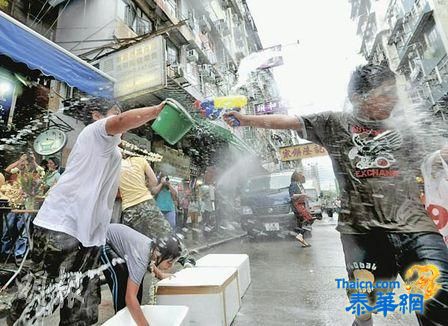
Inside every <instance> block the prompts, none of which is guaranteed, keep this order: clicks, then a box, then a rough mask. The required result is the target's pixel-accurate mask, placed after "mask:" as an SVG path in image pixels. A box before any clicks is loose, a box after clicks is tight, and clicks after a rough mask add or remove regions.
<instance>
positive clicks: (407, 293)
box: [335, 264, 441, 316]
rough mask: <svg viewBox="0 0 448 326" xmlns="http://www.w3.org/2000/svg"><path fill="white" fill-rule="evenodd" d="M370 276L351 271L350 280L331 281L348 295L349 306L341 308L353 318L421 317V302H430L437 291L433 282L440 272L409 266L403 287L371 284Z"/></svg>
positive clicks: (382, 282) (429, 267)
mask: <svg viewBox="0 0 448 326" xmlns="http://www.w3.org/2000/svg"><path fill="white" fill-rule="evenodd" d="M373 272H374V269H371V270H367V269H355V270H354V271H353V277H354V279H353V280H346V279H344V278H338V279H336V280H335V281H336V287H337V288H338V289H344V290H346V291H347V292H348V293H349V294H350V295H349V304H348V306H347V307H345V310H346V311H347V312H350V313H352V314H354V315H356V316H361V315H365V314H371V313H378V314H383V316H387V315H388V314H390V313H394V312H400V313H402V314H408V313H409V314H410V313H413V312H418V313H423V310H424V302H425V301H426V300H429V299H431V298H433V297H434V296H435V295H436V294H437V292H438V291H439V290H440V288H441V286H440V284H439V283H438V282H437V279H438V277H439V276H440V271H439V269H438V268H437V266H435V265H432V264H426V265H413V266H411V267H410V268H409V269H408V270H407V271H406V273H405V275H404V282H405V285H404V286H403V287H402V284H401V283H400V282H399V281H396V280H394V281H389V280H375V276H374V273H373Z"/></svg>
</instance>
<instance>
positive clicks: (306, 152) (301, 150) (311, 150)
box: [279, 143, 328, 161]
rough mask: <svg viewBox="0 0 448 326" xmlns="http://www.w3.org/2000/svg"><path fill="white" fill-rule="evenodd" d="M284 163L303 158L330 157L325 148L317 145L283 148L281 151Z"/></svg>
mask: <svg viewBox="0 0 448 326" xmlns="http://www.w3.org/2000/svg"><path fill="white" fill-rule="evenodd" d="M279 151H280V157H281V160H282V161H295V160H300V159H303V158H309V157H315V156H324V155H328V153H327V151H326V150H325V148H323V147H322V146H319V145H316V144H311V143H310V144H304V145H296V146H288V147H281V148H280V149H279Z"/></svg>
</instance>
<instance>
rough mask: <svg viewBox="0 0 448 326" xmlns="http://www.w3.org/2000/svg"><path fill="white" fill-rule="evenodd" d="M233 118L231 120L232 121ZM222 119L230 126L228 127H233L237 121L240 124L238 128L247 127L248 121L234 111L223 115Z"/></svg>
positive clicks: (245, 117)
mask: <svg viewBox="0 0 448 326" xmlns="http://www.w3.org/2000/svg"><path fill="white" fill-rule="evenodd" d="M232 117H233V119H232ZM223 118H224V121H225V122H226V123H227V124H228V125H229V126H230V127H235V125H234V123H235V120H234V119H237V120H238V121H239V122H240V127H244V126H248V125H249V121H248V118H247V116H245V115H243V114H241V113H239V112H236V111H231V112H227V113H224V114H223Z"/></svg>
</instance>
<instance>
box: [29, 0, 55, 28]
mask: <svg viewBox="0 0 448 326" xmlns="http://www.w3.org/2000/svg"><path fill="white" fill-rule="evenodd" d="M46 3H47V2H46ZM46 3H45V4H44V5H43V7H42V8H44V7H45V6H46ZM42 8H41V9H42ZM51 9H52V7H51V6H48V8H47V10H46V11H45V12H44V13H43V14H42V16H41V17H40V18H39V17H38V16H37V17H36V19H35V21H34V22H33V24H32V25H31V27H34V26H36V25H38V24H40V23H41V22H42V20H43V19H44V17H45V16H46V15H47V14H48V13H49V12H50V10H51Z"/></svg>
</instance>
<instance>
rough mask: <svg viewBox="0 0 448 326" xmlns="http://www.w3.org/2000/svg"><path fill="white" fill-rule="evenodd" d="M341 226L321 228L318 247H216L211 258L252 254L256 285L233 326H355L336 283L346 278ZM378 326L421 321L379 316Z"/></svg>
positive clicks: (282, 243) (283, 243)
mask: <svg viewBox="0 0 448 326" xmlns="http://www.w3.org/2000/svg"><path fill="white" fill-rule="evenodd" d="M334 227H335V225H334V224H329V223H321V224H317V225H316V226H315V227H314V228H313V237H312V238H311V239H310V241H309V242H310V243H311V244H312V247H310V248H305V249H303V248H301V247H300V246H299V245H298V244H297V243H296V242H295V241H294V240H292V239H287V240H281V239H278V240H277V239H274V240H261V241H255V242H254V241H250V240H248V239H247V238H243V240H240V241H233V242H229V243H226V244H223V245H221V246H219V247H215V248H212V249H211V250H209V251H207V252H204V255H205V254H208V253H246V254H248V255H249V257H250V267H251V277H252V283H251V285H250V287H249V289H248V291H247V293H246V295H245V296H244V297H243V300H242V306H241V309H240V311H239V313H238V315H237V317H236V319H235V320H234V323H233V326H249V325H266V326H270V325H316V326H318V325H319V326H322V325H351V322H352V316H351V314H350V313H349V312H346V311H345V307H347V306H348V300H347V299H346V295H345V291H344V290H342V289H337V288H336V282H335V279H336V278H343V277H346V272H345V267H344V256H343V252H342V246H341V244H340V241H339V234H338V232H337V231H335V230H334ZM374 324H375V325H388V326H394V325H407V326H408V325H417V320H416V318H415V316H409V315H406V316H403V315H402V314H401V313H397V312H396V313H394V314H392V315H390V316H389V315H388V317H387V318H384V317H382V316H375V317H374Z"/></svg>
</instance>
